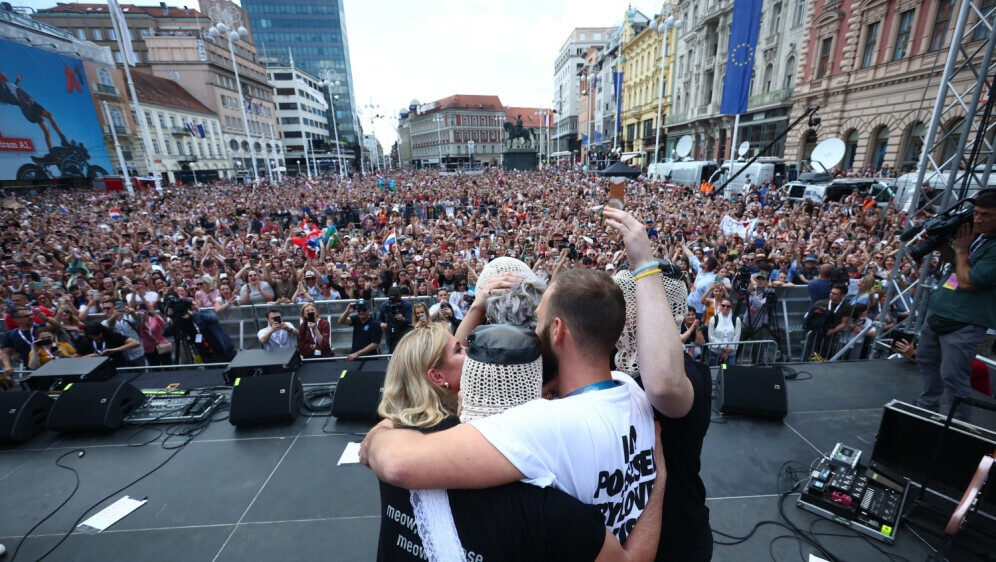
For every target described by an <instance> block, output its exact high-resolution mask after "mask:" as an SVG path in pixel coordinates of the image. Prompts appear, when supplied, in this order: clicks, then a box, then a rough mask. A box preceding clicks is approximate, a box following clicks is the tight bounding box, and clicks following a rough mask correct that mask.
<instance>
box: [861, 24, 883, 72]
mask: <svg viewBox="0 0 996 562" xmlns="http://www.w3.org/2000/svg"><path fill="white" fill-rule="evenodd" d="M880 23H881V22H875V23H870V24H868V27H867V30H868V31H867V32H865V52H864V54H862V55H861V68H868V67H869V66H871V65H873V64H875V45H876V44H877V43H878V27H879V24H880Z"/></svg>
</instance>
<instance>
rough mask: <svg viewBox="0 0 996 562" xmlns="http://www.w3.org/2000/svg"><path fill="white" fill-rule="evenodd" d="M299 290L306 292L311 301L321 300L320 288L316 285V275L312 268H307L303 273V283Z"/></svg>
mask: <svg viewBox="0 0 996 562" xmlns="http://www.w3.org/2000/svg"><path fill="white" fill-rule="evenodd" d="M301 290H303V291H304V292H306V293H308V297H310V299H311V300H312V301H320V300H322V288H321V287H320V286H319V285H318V275H316V274H315V272H314V271H313V270H310V269H309V270H308V271H306V272H305V273H304V285H303V286H302V289H301Z"/></svg>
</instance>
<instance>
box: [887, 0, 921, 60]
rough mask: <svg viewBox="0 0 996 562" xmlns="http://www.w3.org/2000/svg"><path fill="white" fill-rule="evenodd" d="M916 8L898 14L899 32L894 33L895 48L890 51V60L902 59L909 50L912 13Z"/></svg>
mask: <svg viewBox="0 0 996 562" xmlns="http://www.w3.org/2000/svg"><path fill="white" fill-rule="evenodd" d="M915 13H916V10H908V11H905V12H903V13H902V14H900V16H899V32H898V33H897V34H896V48H895V50H894V51H893V52H892V60H894V61H896V60H902V58H903V57H905V56H906V53H908V52H909V48H910V45H909V43H910V30H911V29H912V28H913V15H914V14H915Z"/></svg>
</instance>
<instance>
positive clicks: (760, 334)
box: [743, 271, 777, 365]
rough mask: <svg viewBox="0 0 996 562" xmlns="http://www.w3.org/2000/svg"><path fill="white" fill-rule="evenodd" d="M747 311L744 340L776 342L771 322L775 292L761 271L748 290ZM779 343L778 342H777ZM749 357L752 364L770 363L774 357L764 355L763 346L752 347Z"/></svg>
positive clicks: (764, 272) (764, 273) (744, 320)
mask: <svg viewBox="0 0 996 562" xmlns="http://www.w3.org/2000/svg"><path fill="white" fill-rule="evenodd" d="M747 291H748V292H747V296H746V299H747V303H746V304H747V310H746V311H744V314H743V323H744V340H745V341H763V340H774V339H775V336H774V334H773V333H772V330H771V321H772V320H773V318H772V317H773V316H774V311H775V299H776V297H775V290H774V289H772V288H770V287H768V273H767V272H766V271H759V272H757V274H755V275H754V279H753V280H752V281H751V283H750V286H749V287H748V289H747ZM775 341H777V340H775ZM749 347H750V350H749V353H748V356H749V357H750V361H751V363H752V364H755V365H756V364H760V363H768V362H769V360H770V359H774V358H772V357H767V356H765V355H764V354H763V353H762V350H763V349H764V347H763V346H759V345H754V344H752V345H750V346H749Z"/></svg>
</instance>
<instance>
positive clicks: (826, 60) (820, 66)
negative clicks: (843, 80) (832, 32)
mask: <svg viewBox="0 0 996 562" xmlns="http://www.w3.org/2000/svg"><path fill="white" fill-rule="evenodd" d="M831 48H833V37H827V38H826V39H824V40H823V44H822V46H821V47H820V59H819V62H818V63H817V65H816V78H823V77H824V76H826V75H827V72H828V71H829V70H830V68H829V67H830V49H831Z"/></svg>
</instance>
